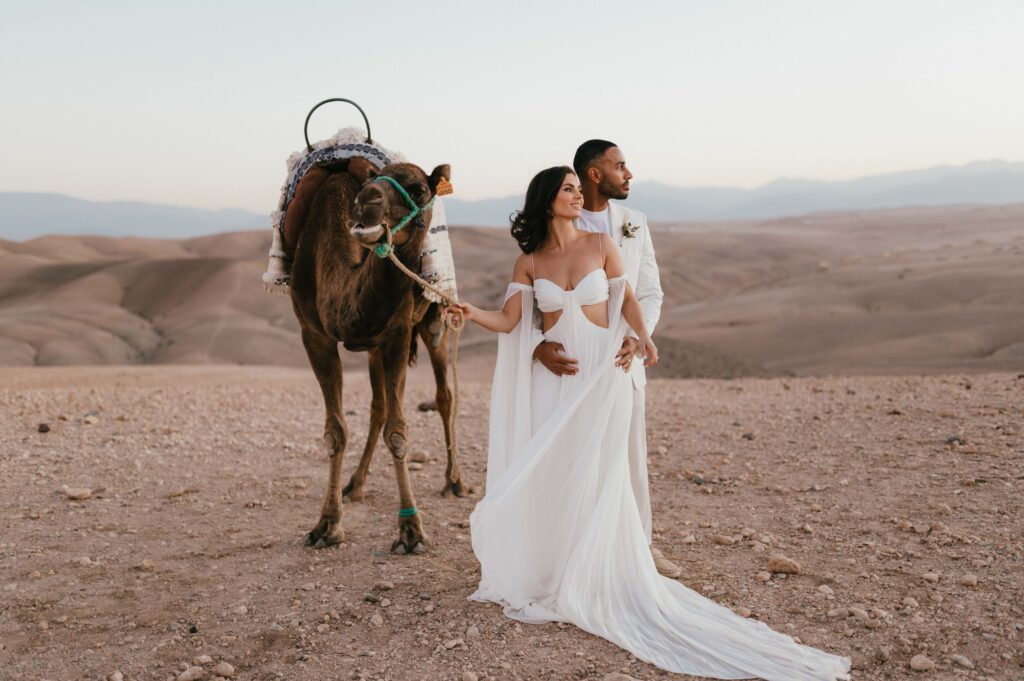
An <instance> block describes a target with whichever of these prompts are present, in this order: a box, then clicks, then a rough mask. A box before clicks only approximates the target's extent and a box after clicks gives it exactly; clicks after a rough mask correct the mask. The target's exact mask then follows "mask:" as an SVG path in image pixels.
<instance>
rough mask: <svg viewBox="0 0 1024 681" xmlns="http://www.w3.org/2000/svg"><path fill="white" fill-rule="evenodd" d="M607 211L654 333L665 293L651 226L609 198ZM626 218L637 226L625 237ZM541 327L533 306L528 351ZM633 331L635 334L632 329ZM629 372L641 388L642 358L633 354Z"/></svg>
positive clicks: (643, 377)
mask: <svg viewBox="0 0 1024 681" xmlns="http://www.w3.org/2000/svg"><path fill="white" fill-rule="evenodd" d="M608 212H609V218H610V220H611V225H612V239H614V240H615V242H616V243H618V245H619V251H620V252H621V253H622V261H623V265H624V266H625V268H626V279H627V281H629V285H630V286H631V287H632V288H633V293H634V294H635V295H636V298H637V300H638V301H639V302H640V309H642V310H643V313H644V324H646V325H647V332H648V333H650V334H653V333H654V327H655V326H656V325H657V324H658V319H659V318H660V317H661V300H662V298H664V297H665V296H664V294H663V293H662V291H661V278H660V277H659V275H658V263H657V262H655V260H654V243H653V242H652V241H651V230H650V229H649V228H648V226H647V216H646V215H644V214H643V213H641V212H640V211H638V210H633V209H632V208H627V207H626V206H622V205H620V204H617V203H613V202H611V201H609V202H608ZM627 222H628V223H629V224H631V225H633V226H634V227H636V228H637V229H636V230H635V233H634V236H633V237H630V238H626V237H625V235H624V233H623V227H624V226H625V225H626V223H627ZM541 328H542V326H541V315H540V313H539V312H538V311H537V310H536V309H535V310H534V315H533V335H532V336H531V338H530V346H531V347H530V353H531V354H532V353H533V351H534V350H535V349H536V348H537V346H538V345H540V344H541V342H543V340H544V334H543V332H542V331H541ZM633 335H634V336H636V334H635V333H634V334H633ZM629 374H630V376H631V377H632V379H633V387H634V388H641V387H643V386H644V385H646V384H647V371H646V369H645V368H644V362H643V360H642V359H641V358H639V357H634V358H633V366H632V367H630V370H629Z"/></svg>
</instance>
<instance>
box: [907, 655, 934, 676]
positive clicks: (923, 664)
mask: <svg viewBox="0 0 1024 681" xmlns="http://www.w3.org/2000/svg"><path fill="white" fill-rule="evenodd" d="M910 668H911V669H913V670H914V671H917V672H927V671H931V670H932V669H935V663H934V662H932V661H931V660H929V659H928V658H927V657H925V656H924V655H914V656H913V657H912V658H910Z"/></svg>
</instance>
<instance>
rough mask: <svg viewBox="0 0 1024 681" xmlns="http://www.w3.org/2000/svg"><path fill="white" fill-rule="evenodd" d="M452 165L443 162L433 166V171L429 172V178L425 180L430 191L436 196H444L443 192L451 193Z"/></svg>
mask: <svg viewBox="0 0 1024 681" xmlns="http://www.w3.org/2000/svg"><path fill="white" fill-rule="evenodd" d="M451 179H452V167H451V166H450V165H448V164H447V163H445V164H444V165H439V166H437V167H436V168H434V172H432V173H430V178H429V179H428V180H427V181H428V183H429V184H430V191H432V192H433V193H434V194H435V195H437V196H444V195H445V194H451V193H452V183H451V182H450V180H451Z"/></svg>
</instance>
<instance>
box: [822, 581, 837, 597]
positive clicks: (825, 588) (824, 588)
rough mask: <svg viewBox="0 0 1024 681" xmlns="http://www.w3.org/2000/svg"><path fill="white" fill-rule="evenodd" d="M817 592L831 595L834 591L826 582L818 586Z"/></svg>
mask: <svg viewBox="0 0 1024 681" xmlns="http://www.w3.org/2000/svg"><path fill="white" fill-rule="evenodd" d="M818 593H820V594H825V595H826V596H831V595H833V594H834V593H835V592H834V591H832V587H830V586H829V585H828V584H822V585H821V586H819V587H818Z"/></svg>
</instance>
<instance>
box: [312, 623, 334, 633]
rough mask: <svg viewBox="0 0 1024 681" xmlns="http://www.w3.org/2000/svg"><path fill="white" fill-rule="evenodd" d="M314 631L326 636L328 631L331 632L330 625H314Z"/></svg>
mask: <svg viewBox="0 0 1024 681" xmlns="http://www.w3.org/2000/svg"><path fill="white" fill-rule="evenodd" d="M316 630H317V632H318V633H321V634H326V633H327V632H328V631H330V630H331V625H329V624H318V625H316Z"/></svg>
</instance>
